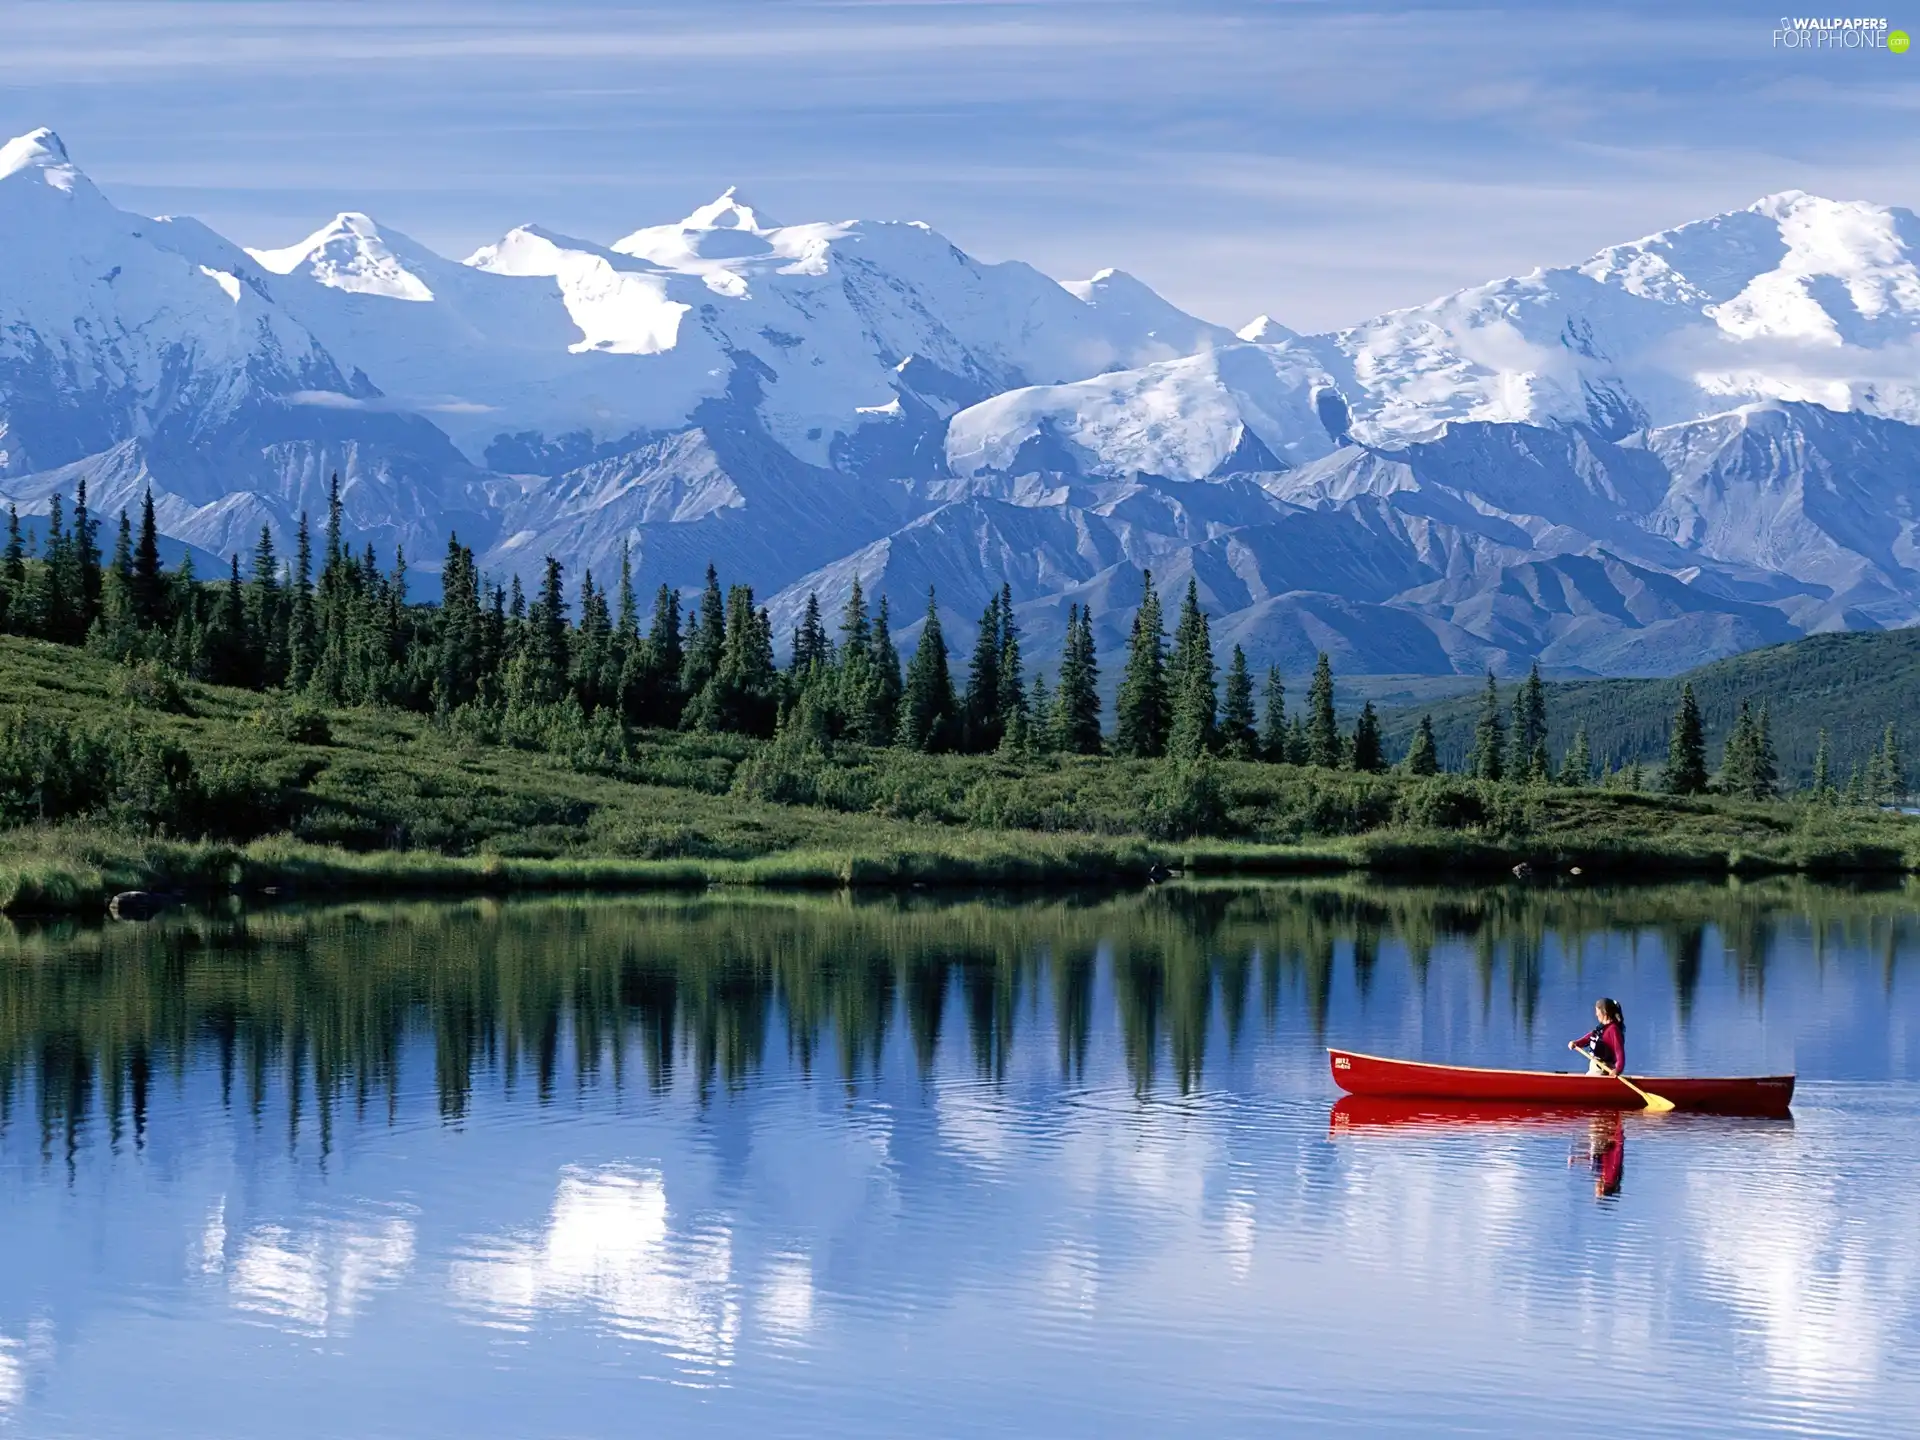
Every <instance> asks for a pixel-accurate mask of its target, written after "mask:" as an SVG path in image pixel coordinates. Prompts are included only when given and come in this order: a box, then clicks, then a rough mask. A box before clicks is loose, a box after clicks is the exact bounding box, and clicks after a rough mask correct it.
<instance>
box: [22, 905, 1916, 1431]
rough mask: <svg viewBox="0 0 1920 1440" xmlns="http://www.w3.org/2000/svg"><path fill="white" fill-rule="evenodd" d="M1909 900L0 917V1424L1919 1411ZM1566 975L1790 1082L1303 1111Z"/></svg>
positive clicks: (1526, 1016)
mask: <svg viewBox="0 0 1920 1440" xmlns="http://www.w3.org/2000/svg"><path fill="white" fill-rule="evenodd" d="M1916 898H1917V897H1916V895H1915V893H1914V892H1913V891H1912V890H1882V891H1838V890H1823V889H1817V888H1812V887H1808V886H1804V885H1800V884H1788V883H1784V882H1783V883H1778V884H1775V883H1767V884H1758V885H1746V886H1733V887H1693V888H1670V889H1652V890H1639V891H1624V890H1623V891H1601V890H1589V891H1577V890H1565V891H1541V890H1523V889H1521V888H1519V887H1517V886H1516V887H1509V888H1507V889H1500V890H1487V891H1475V890H1466V889H1451V890H1442V889H1430V890H1423V889H1407V888H1389V887H1380V886H1370V885H1365V884H1359V883H1349V882H1340V883H1331V882H1330V883H1324V884H1322V883H1315V884H1298V885H1273V886H1262V887H1258V888H1248V887H1239V888H1217V889H1216V888H1197V887H1187V886H1181V885H1175V886H1169V887H1164V888H1161V889H1158V890H1153V891H1149V892H1146V893H1139V894H1135V893H1128V894H1124V895H1116V896H1083V897H1071V898H1061V897H1053V898H1046V899H1026V898H993V897H988V898H975V899H961V900H953V899H946V900H935V899H931V898H929V899H925V900H919V899H916V900H912V901H901V900H891V899H876V900H858V899H848V898H845V897H812V898H791V897H765V896H762V897H741V898H722V899H715V898H691V899H688V898H680V899H651V898H638V899H636V898H619V899H586V900H565V901H529V902H515V903H509V904H497V903H491V902H474V903H468V904H387V903H379V904H371V903H370V904H364V905H342V906H330V907H316V908H311V909H302V908H291V909H278V910H264V911H263V910H254V911H251V912H242V911H238V910H236V911H234V912H232V913H221V914H211V915H209V914H178V915H174V916H171V917H168V918H166V919H163V920H161V921H159V922H156V923H154V924H152V925H146V926H138V925H112V926H109V927H107V928H104V929H102V928H96V927H82V926H68V927H32V926H26V925H21V926H14V927H8V926H6V925H4V924H3V923H0V1434H19V1435H32V1436H85V1437H108V1436H142V1437H151V1436H195V1437H201V1436H221V1437H225V1436H234V1437H240V1436H245V1437H262V1436H264V1437H278V1436H353V1437H362V1436H459V1437H463V1440H464V1437H490V1436H503V1437H504V1436H512V1437H522V1436H603V1435H613V1434H623V1435H625V1434H637V1435H652V1436H691V1435H701V1436H736V1435H737V1436H752V1437H756V1440H761V1437H768V1436H786V1435H831V1436H835V1437H844V1436H890V1437H891V1436H902V1435H925V1436H962V1435H996V1436H999V1435H1033V1436H1102V1437H1106V1436H1115V1435H1141V1436H1149V1435H1150V1436H1156V1437H1166V1436H1170V1435H1208V1436H1241V1435H1245V1436H1263V1437H1265V1436H1274V1435H1282V1434H1285V1435H1296V1434H1310V1435H1317V1434H1352V1435H1366V1434H1380V1435H1405V1434H1415V1433H1420V1434H1435V1433H1438V1434H1474V1435H1503V1436H1504V1435H1513V1436H1542V1435H1551V1434H1566V1435H1577V1434H1580V1433H1582V1432H1594V1431H1598V1432H1599V1433H1606V1434H1610V1435H1614V1436H1625V1435H1635V1436H1673V1435H1682V1434H1688V1433H1698V1434H1716V1435H1722V1434H1741V1435H1746V1434H1772V1433H1781V1434H1796V1435H1797V1434H1809V1435H1860V1436H1884V1435H1890V1434H1912V1433H1915V1431H1916V1428H1920V1421H1916V1417H1917V1416H1920V949H1917V947H1920V924H1916V913H1917V912H1916V908H1915V900H1916ZM1601 994H1608V995H1613V996H1615V997H1617V998H1618V999H1620V1000H1621V1002H1622V1003H1623V1004H1624V1006H1625V1009H1626V1015H1627V1022H1628V1034H1629V1040H1630V1047H1631V1049H1630V1054H1631V1057H1632V1061H1633V1068H1634V1069H1635V1070H1637V1071H1640V1072H1642V1073H1660V1072H1666V1073H1680V1072H1697V1073H1729V1074H1742V1073H1772V1072H1786V1071H1795V1072H1797V1073H1798V1074H1799V1076H1800V1090H1799V1093H1798V1096H1797V1099H1796V1103H1795V1106H1794V1114H1793V1118H1792V1119H1791V1120H1790V1121H1765V1120H1758V1121H1756V1120H1729V1119H1711V1118H1706V1117H1688V1116H1684V1115H1683V1116H1668V1117H1648V1116H1641V1115H1629V1116H1626V1117H1625V1118H1624V1119H1621V1120H1617V1121H1609V1120H1608V1119H1606V1118H1604V1117H1585V1116H1570V1117H1558V1118H1551V1119H1548V1120H1546V1121H1543V1122H1542V1123H1537V1124H1450V1125H1431V1124H1430V1125H1419V1126H1405V1125H1398V1126H1396V1125H1372V1124H1365V1123H1359V1124H1350V1123H1345V1117H1344V1115H1336V1113H1335V1112H1334V1101H1335V1099H1336V1092H1335V1090H1334V1088H1333V1086H1332V1084H1331V1082H1330V1080H1329V1078H1328V1072H1327V1062H1326V1057H1325V1053H1324V1050H1323V1048H1322V1047H1323V1046H1324V1045H1325V1044H1327V1043H1338V1044H1340V1045H1343V1046H1350V1047H1352V1048H1356V1049H1361V1050H1366V1051H1371V1052H1377V1053H1388V1054H1399V1055H1407V1056H1413V1057H1420V1058H1426V1059H1433V1060H1443V1061H1450V1062H1474V1063H1491V1064H1500V1065H1530V1066H1539V1067H1544V1068H1573V1065H1574V1057H1572V1056H1570V1055H1568V1054H1567V1052H1566V1050H1565V1048H1564V1047H1565V1044H1566V1041H1567V1040H1568V1039H1569V1038H1571V1037H1573V1036H1576V1035H1579V1034H1581V1033H1583V1032H1584V1031H1585V1030H1586V1029H1587V1027H1588V1026H1589V1025H1590V1024H1591V1023H1592V1002H1593V999H1594V997H1595V996H1597V995H1601Z"/></svg>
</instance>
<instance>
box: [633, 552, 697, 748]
mask: <svg viewBox="0 0 1920 1440" xmlns="http://www.w3.org/2000/svg"><path fill="white" fill-rule="evenodd" d="M685 658H686V657H685V655H684V654H683V652H682V650H681V645H680V592H679V591H677V590H675V589H674V588H673V587H672V586H671V585H664V584H663V585H661V586H660V588H659V589H657V590H656V591H654V595H653V616H652V619H651V620H650V621H649V623H648V625H647V634H646V638H645V639H643V640H642V641H641V642H640V643H639V645H638V646H636V647H635V649H634V652H633V654H632V655H630V656H629V657H628V659H627V661H626V663H625V665H624V666H623V667H622V669H621V676H620V693H621V705H622V708H624V709H625V711H626V714H627V719H628V720H629V721H630V722H631V723H633V724H635V725H640V726H650V727H653V728H655V729H661V730H671V729H673V728H674V727H675V726H676V725H678V724H679V723H680V714H681V710H682V702H683V700H684V698H685V697H684V694H683V692H682V691H681V689H680V673H681V671H682V669H683V668H684V666H685Z"/></svg>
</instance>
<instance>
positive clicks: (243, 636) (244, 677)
mask: <svg viewBox="0 0 1920 1440" xmlns="http://www.w3.org/2000/svg"><path fill="white" fill-rule="evenodd" d="M228 560H229V564H230V569H229V570H228V573H227V583H226V587H225V588H224V589H223V590H222V591H221V592H220V599H219V601H218V603H217V604H216V605H215V606H214V609H213V619H212V623H211V624H209V626H208V627H207V639H206V650H205V657H206V658H205V664H206V670H205V673H204V675H203V676H202V678H203V679H206V680H208V681H210V682H211V683H213V684H215V685H236V686H244V685H246V684H248V683H250V682H251V680H252V679H253V676H252V675H251V674H250V673H249V671H250V664H251V660H252V656H251V654H250V653H249V652H250V651H251V649H252V647H251V645H250V644H249V643H248V636H247V600H246V588H245V586H244V585H242V584H241V581H240V556H239V555H238V554H234V555H231V556H229V557H228Z"/></svg>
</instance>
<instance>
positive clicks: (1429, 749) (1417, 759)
mask: <svg viewBox="0 0 1920 1440" xmlns="http://www.w3.org/2000/svg"><path fill="white" fill-rule="evenodd" d="M1401 763H1402V764H1404V765H1405V766H1406V769H1407V773H1408V774H1409V775H1438V774H1439V773H1440V747H1439V746H1438V745H1436V744H1435V743H1434V739H1433V716H1431V715H1422V716H1421V717H1420V724H1419V725H1418V727H1416V728H1415V730H1414V732H1413V740H1412V742H1411V743H1410V744H1409V745H1408V746H1407V758H1406V759H1405V760H1404V761H1402V762H1401Z"/></svg>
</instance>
